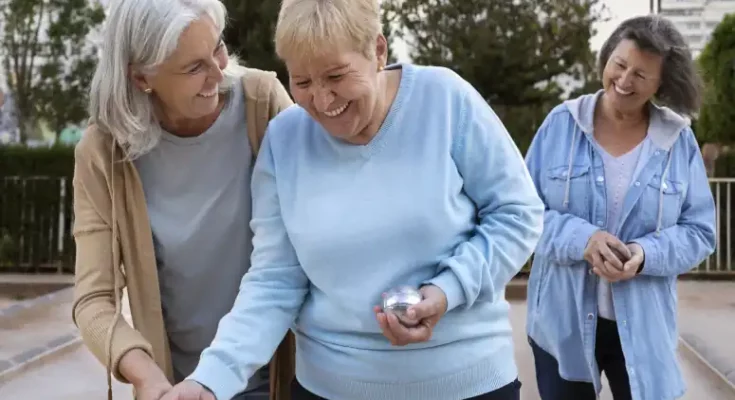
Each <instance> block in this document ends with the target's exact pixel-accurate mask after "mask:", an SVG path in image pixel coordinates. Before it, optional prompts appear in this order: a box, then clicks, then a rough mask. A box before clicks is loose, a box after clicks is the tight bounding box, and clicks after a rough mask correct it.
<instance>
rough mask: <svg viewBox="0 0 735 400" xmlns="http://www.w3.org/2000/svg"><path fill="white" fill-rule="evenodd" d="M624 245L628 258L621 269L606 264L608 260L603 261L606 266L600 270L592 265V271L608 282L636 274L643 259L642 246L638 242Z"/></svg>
mask: <svg viewBox="0 0 735 400" xmlns="http://www.w3.org/2000/svg"><path fill="white" fill-rule="evenodd" d="M626 247H627V249H628V251H629V252H630V258H628V259H627V260H626V261H625V263H624V264H623V267H622V268H621V269H616V268H611V266H610V265H607V264H608V262H607V261H605V264H606V265H607V268H605V269H604V270H600V269H597V268H595V267H593V268H592V272H594V273H595V274H597V275H598V276H601V277H603V278H605V279H607V280H608V281H609V282H618V281H624V280H628V279H631V278H633V277H635V276H636V275H638V270H639V269H640V266H641V264H643V260H644V259H645V255H644V254H643V247H641V245H639V244H638V243H630V244H628V245H626Z"/></svg>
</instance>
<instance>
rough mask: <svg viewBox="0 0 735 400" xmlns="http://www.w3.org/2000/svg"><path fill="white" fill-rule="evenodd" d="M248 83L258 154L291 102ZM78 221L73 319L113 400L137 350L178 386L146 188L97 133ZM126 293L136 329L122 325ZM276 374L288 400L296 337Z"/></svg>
mask: <svg viewBox="0 0 735 400" xmlns="http://www.w3.org/2000/svg"><path fill="white" fill-rule="evenodd" d="M242 82H243V85H244V88H245V95H246V100H245V104H246V110H245V112H246V119H247V132H248V136H249V140H250V142H251V147H252V148H253V153H254V154H257V151H258V149H259V148H260V142H261V139H262V138H263V136H264V134H265V128H266V126H267V124H268V121H270V119H271V118H273V117H274V116H275V115H276V114H277V113H279V112H280V111H281V110H283V109H285V108H287V107H288V106H290V105H291V104H292V102H291V98H290V97H289V95H288V93H287V92H286V90H285V88H284V87H283V85H281V83H280V82H279V81H278V80H277V79H276V74H275V73H273V72H266V71H260V70H257V69H246V72H245V75H244V77H243V80H242ZM74 217H75V221H74V228H73V233H74V237H75V240H76V246H77V254H76V266H75V268H76V272H75V288H74V305H73V319H74V323H75V324H76V325H77V327H78V328H79V330H80V332H81V336H82V338H83V340H84V343H85V344H86V345H87V347H88V348H89V349H90V351H91V352H92V353H93V354H94V355H95V357H97V359H99V360H100V362H102V363H103V364H104V365H106V366H107V369H108V382H107V383H108V399H112V385H111V383H112V382H111V377H110V375H111V374H112V375H114V376H115V378H117V379H118V380H120V381H121V382H125V383H128V382H127V381H126V380H125V378H124V377H123V376H122V375H121V374H120V372H119V370H118V363H119V362H120V359H121V358H122V356H123V355H124V354H125V353H126V352H127V351H129V350H131V349H134V348H139V349H142V350H144V351H145V352H147V353H148V354H149V355H150V356H151V357H152V358H153V360H154V361H155V362H156V364H157V365H158V366H159V367H160V368H161V369H162V370H163V371H164V372H165V374H166V376H167V377H168V379H169V381H171V382H172V383H173V369H172V366H171V354H170V349H169V343H168V336H167V334H166V331H165V327H164V323H163V314H162V310H161V296H160V292H159V286H158V271H157V268H156V260H155V256H154V250H153V240H152V233H151V227H150V224H149V219H148V214H147V209H146V202H145V197H144V194H143V186H142V184H141V181H140V177H139V176H138V172H137V170H136V168H135V166H134V165H133V163H132V162H130V161H125V160H123V152H122V149H121V148H120V147H119V146H118V145H117V144H116V142H115V141H114V139H113V137H112V135H110V134H107V133H104V132H100V131H99V130H98V129H96V127H95V126H94V125H91V126H90V127H89V128H88V129H87V131H86V133H85V134H84V136H83V138H82V140H81V141H80V143H79V144H78V145H77V147H76V150H75V168H74ZM125 287H127V292H128V299H129V303H130V312H131V316H132V319H133V325H134V326H135V328H133V327H131V326H130V325H129V324H128V323H127V322H126V321H125V319H124V318H121V309H122V306H121V304H120V303H121V298H122V290H123V288H125ZM270 371H271V397H270V398H271V400H290V398H291V396H290V392H289V385H290V383H291V379H292V378H293V376H294V341H293V337H292V336H291V333H290V332H289V334H288V335H287V336H286V338H285V339H284V341H283V342H282V343H281V345H280V346H279V348H278V350H277V351H276V354H275V356H274V359H273V360H272V361H271V364H270ZM222 400H227V399H222Z"/></svg>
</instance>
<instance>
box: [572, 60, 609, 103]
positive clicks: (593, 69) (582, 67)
mask: <svg viewBox="0 0 735 400" xmlns="http://www.w3.org/2000/svg"><path fill="white" fill-rule="evenodd" d="M573 76H574V77H575V79H576V80H578V81H579V82H580V83H581V86H579V87H577V88H576V89H574V90H572V91H571V92H570V93H569V96H568V98H570V99H574V98H577V97H579V96H581V95H583V94H587V93H594V92H596V91H598V90H600V89H602V81H601V80H600V76H599V74H598V73H597V54H596V52H590V54H588V55H587V57H586V59H584V60H582V61H580V64H579V66H578V68H577V69H576V72H575V73H574V75H573Z"/></svg>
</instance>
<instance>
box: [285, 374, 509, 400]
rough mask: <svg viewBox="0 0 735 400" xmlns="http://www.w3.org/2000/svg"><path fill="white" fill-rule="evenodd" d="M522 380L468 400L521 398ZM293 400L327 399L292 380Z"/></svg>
mask: <svg viewBox="0 0 735 400" xmlns="http://www.w3.org/2000/svg"><path fill="white" fill-rule="evenodd" d="M520 398H521V382H520V381H519V380H517V379H516V380H515V381H513V382H511V383H509V384H507V385H505V386H503V387H502V388H500V389H498V390H495V391H492V392H490V393H485V394H481V395H479V396H475V397H472V398H471V399H467V400H520ZM291 400H327V399H324V398H322V397H319V396H317V395H315V394H314V393H311V392H310V391H308V390H306V389H305V388H304V387H303V386H301V384H300V383H299V381H298V380H296V379H294V380H293V381H292V382H291Z"/></svg>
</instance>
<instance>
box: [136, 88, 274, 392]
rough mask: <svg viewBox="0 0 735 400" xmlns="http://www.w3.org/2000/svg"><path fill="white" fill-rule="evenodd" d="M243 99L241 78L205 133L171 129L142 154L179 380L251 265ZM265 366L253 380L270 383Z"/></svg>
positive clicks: (249, 165) (248, 156)
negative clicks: (183, 133) (175, 132)
mask: <svg viewBox="0 0 735 400" xmlns="http://www.w3.org/2000/svg"><path fill="white" fill-rule="evenodd" d="M244 101H245V96H244V93H243V89H242V85H234V86H233V89H232V92H230V94H229V97H228V100H227V104H226V105H225V106H224V107H223V109H222V112H221V114H220V115H219V117H218V118H217V120H216V121H215V122H214V124H212V126H211V127H210V128H209V129H207V131H206V132H204V133H202V134H201V135H199V136H196V137H178V136H174V135H172V134H170V133H168V132H164V133H163V137H162V138H161V141H160V142H159V144H158V145H157V146H156V147H155V148H154V149H153V150H152V151H151V152H149V153H147V154H145V155H143V156H142V157H140V158H138V159H137V160H135V166H136V168H137V170H138V172H139V174H140V178H141V181H142V183H143V190H144V193H145V197H146V203H147V209H148V214H149V218H150V223H151V229H152V231H153V243H154V248H155V252H156V262H157V264H158V277H159V286H160V289H161V306H162V308H163V316H164V323H165V326H166V331H167V333H168V339H169V344H170V348H171V359H172V363H173V369H174V377H175V379H176V380H177V381H179V380H183V379H184V378H185V377H186V376H187V375H189V374H191V372H192V371H193V370H194V367H196V365H197V362H199V356H200V354H201V352H202V350H204V348H206V347H207V346H208V345H209V343H211V341H212V338H213V337H214V334H215V332H216V331H217V324H218V323H219V320H220V318H222V316H224V315H225V314H226V313H227V312H228V311H229V310H230V308H231V307H232V303H233V302H234V301H235V297H236V296H237V292H238V286H239V283H240V279H242V276H243V275H244V274H245V272H246V271H247V270H248V268H249V267H250V252H251V250H252V245H251V241H252V232H251V230H250V228H249V226H248V224H249V223H250V215H251V204H250V177H251V172H252V171H251V169H252V156H251V154H252V151H251V149H250V143H249V141H248V136H247V132H246V124H245V104H244ZM265 373H266V371H260V373H259V374H258V378H256V379H253V380H252V381H251V386H258V385H261V384H263V383H264V381H265V379H266V378H267V376H263V374H265Z"/></svg>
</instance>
